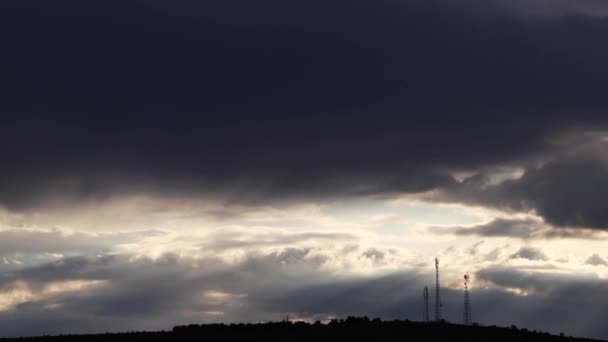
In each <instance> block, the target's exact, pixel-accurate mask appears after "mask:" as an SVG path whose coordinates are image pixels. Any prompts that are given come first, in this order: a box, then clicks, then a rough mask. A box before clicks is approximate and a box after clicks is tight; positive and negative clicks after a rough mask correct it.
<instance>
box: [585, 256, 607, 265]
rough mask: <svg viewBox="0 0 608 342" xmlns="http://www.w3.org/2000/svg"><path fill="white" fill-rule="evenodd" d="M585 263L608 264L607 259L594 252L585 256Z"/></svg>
mask: <svg viewBox="0 0 608 342" xmlns="http://www.w3.org/2000/svg"><path fill="white" fill-rule="evenodd" d="M585 264H587V265H593V266H599V265H601V266H608V261H606V259H604V258H602V257H601V256H600V255H599V254H597V253H596V254H593V255H592V256H590V257H589V258H587V261H585Z"/></svg>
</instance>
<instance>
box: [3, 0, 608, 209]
mask: <svg viewBox="0 0 608 342" xmlns="http://www.w3.org/2000/svg"><path fill="white" fill-rule="evenodd" d="M510 3H511V2H509V4H508V3H507V2H506V1H492V2H479V1H473V0H471V1H465V2H462V3H459V4H458V6H456V5H454V4H453V3H450V2H448V1H403V2H401V1H388V0H387V1H363V0H357V1H345V0H330V1H321V0H312V1H310V0H308V1H290V2H284V1H278V0H265V1H257V2H255V4H253V3H252V2H249V1H242V0H232V1H204V2H200V1H180V2H177V3H172V4H167V3H161V2H156V1H148V2H139V1H87V2H81V1H67V0H66V1H53V2H45V1H35V4H34V3H31V2H29V3H27V4H26V3H23V2H12V3H10V4H3V5H2V7H3V8H2V11H0V13H1V14H0V23H1V24H0V25H1V29H0V41H1V42H2V48H3V49H2V50H3V54H2V56H1V57H0V61H1V62H2V65H3V69H4V70H3V77H2V81H1V84H0V85H1V88H2V92H0V103H1V104H2V105H1V106H0V110H1V111H2V117H3V118H2V125H0V146H1V147H0V152H1V153H0V154H1V155H2V158H3V163H2V164H3V167H2V169H1V170H0V203H2V204H3V205H5V206H8V207H10V208H14V209H15V208H17V209H27V208H32V207H36V206H40V205H44V204H45V203H46V202H47V201H50V200H65V201H78V200H81V199H83V198H99V197H102V198H103V197H104V196H107V195H110V194H115V193H125V192H162V193H164V194H169V195H171V194H176V195H199V194H211V195H213V196H218V197H221V198H223V199H226V200H238V201H247V202H249V203H251V202H256V203H259V202H261V201H277V200H281V201H283V200H286V199H294V200H301V199H318V198H328V197H332V196H343V195H354V194H374V193H386V192H406V193H411V192H422V191H426V190H431V189H435V188H438V187H448V186H451V185H453V183H454V180H453V179H452V178H451V177H450V176H449V175H448V171H451V170H460V169H476V168H479V167H483V166H488V165H490V166H492V165H495V164H503V163H506V164H513V163H515V164H521V163H524V164H525V162H526V160H527V159H528V158H531V157H534V156H537V155H538V154H539V153H542V152H543V151H546V150H547V148H548V147H547V145H546V140H545V138H546V137H547V136H548V135H550V134H553V133H555V132H559V131H562V130H564V129H573V128H575V127H573V126H572V124H573V121H572V120H571V119H572V118H573V115H576V125H575V126H576V127H578V126H583V127H589V126H593V127H596V128H601V127H604V126H605V125H604V124H605V120H604V118H603V115H600V114H598V113H601V112H602V110H603V109H605V108H606V105H607V104H608V103H607V102H606V97H605V96H604V91H603V85H604V84H605V82H606V80H607V79H608V68H607V63H608V62H606V61H608V49H607V48H605V46H606V45H605V44H603V42H604V39H605V37H606V36H607V35H608V21H606V19H604V18H602V17H597V16H590V15H589V14H590V13H592V12H593V13H599V12H598V11H599V9H600V7H601V5H600V4H598V3H596V2H582V3H578V2H577V4H574V3H568V5H567V6H566V5H564V4H565V3H567V2H560V4H559V5H556V6H553V7H551V6H550V5H542V6H540V4H541V3H543V4H545V3H546V2H542V1H538V2H537V1H532V2H526V3H525V4H524V3H523V2H518V3H517V4H515V5H512V4H510ZM597 6H600V7H597ZM543 7H546V9H542V8H543ZM513 8H517V9H518V10H516V11H513V10H512V9H513ZM534 8H541V9H542V11H541V12H543V13H545V12H546V13H552V15H551V16H544V15H539V16H538V18H537V17H535V16H533V18H535V19H534V20H530V17H529V14H526V15H525V16H522V15H521V13H522V11H521V9H534ZM587 8H593V9H594V10H593V11H589V10H588V9H587ZM524 12H526V13H527V12H530V13H538V12H539V10H536V9H534V10H532V11H524ZM555 13H557V14H558V15H555ZM535 15H536V14H535ZM281 203H283V202H281ZM546 210H550V209H546ZM566 221H567V220H566Z"/></svg>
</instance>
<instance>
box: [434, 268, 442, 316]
mask: <svg viewBox="0 0 608 342" xmlns="http://www.w3.org/2000/svg"><path fill="white" fill-rule="evenodd" d="M442 309H443V304H441V294H440V293H439V259H438V258H435V320H436V321H438V322H439V321H441V320H442V319H443V314H442V312H441V311H442Z"/></svg>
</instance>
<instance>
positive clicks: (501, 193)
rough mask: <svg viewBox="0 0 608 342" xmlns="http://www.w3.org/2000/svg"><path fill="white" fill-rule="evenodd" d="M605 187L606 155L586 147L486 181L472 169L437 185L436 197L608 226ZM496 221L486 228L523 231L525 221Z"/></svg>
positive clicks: (559, 222) (559, 223)
mask: <svg viewBox="0 0 608 342" xmlns="http://www.w3.org/2000/svg"><path fill="white" fill-rule="evenodd" d="M601 146H603V147H605V145H601ZM606 189H608V163H607V161H606V159H605V156H603V155H602V154H600V153H598V152H595V153H593V154H591V153H589V152H588V151H586V152H585V153H584V154H582V155H580V156H571V155H566V156H560V157H557V158H555V159H554V160H552V161H549V162H548V163H546V164H544V165H542V166H539V167H530V168H528V169H527V170H526V172H525V173H524V174H523V176H522V177H521V178H519V179H515V180H507V181H505V182H502V183H500V184H497V185H496V184H490V183H489V182H488V179H487V177H485V176H484V175H483V174H477V175H474V176H472V177H470V178H468V179H465V180H464V181H462V182H460V183H459V184H457V185H455V186H454V187H452V188H448V189H446V190H445V191H440V192H439V195H437V197H436V199H439V200H448V201H455V202H465V203H470V204H476V205H486V206H493V207H497V208H500V209H505V210H515V211H523V212H533V213H536V214H538V215H539V216H541V217H542V218H543V219H544V221H545V222H546V223H547V224H550V225H553V226H556V227H564V228H568V227H573V228H577V227H579V228H591V229H600V230H605V229H606V228H607V227H608V214H607V213H606V211H605V210H604V206H603V198H605V197H606V196H607V195H608V193H607V190H606ZM497 222H498V227H486V228H487V229H489V230H486V231H497V230H504V229H506V228H509V229H516V230H518V231H519V233H520V234H522V233H524V230H526V228H525V224H524V226H520V225H519V224H518V223H516V222H513V223H512V224H507V225H505V224H504V223H505V222H502V223H501V222H500V221H497ZM513 224H515V226H514V225H513ZM494 225H496V222H495V223H494ZM548 234H549V237H551V236H557V237H559V236H572V237H576V236H577V233H576V232H573V231H572V230H567V229H565V230H561V231H553V232H548ZM524 235H525V234H524ZM583 235H584V234H583ZM591 235H593V234H591Z"/></svg>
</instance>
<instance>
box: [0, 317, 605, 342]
mask: <svg viewBox="0 0 608 342" xmlns="http://www.w3.org/2000/svg"><path fill="white" fill-rule="evenodd" d="M352 340H360V341H370V342H371V341H445V342H449V341H465V340H466V341H531V342H541V341H569V342H582V341H598V340H591V339H583V338H573V337H565V336H556V335H551V334H548V333H543V332H536V331H529V330H527V329H518V328H517V327H515V326H512V327H510V328H503V327H496V326H463V325H457V324H449V323H421V322H411V321H407V320H406V321H381V320H379V319H374V320H370V319H369V318H367V317H363V318H357V317H348V318H347V319H344V320H333V321H331V322H330V323H329V324H321V323H319V322H316V323H314V324H308V323H304V322H297V323H292V322H272V323H259V324H230V325H225V324H206V325H188V326H177V327H175V328H173V330H172V331H161V332H130V333H118V334H99V335H63V336H53V337H50V336H44V337H30V338H14V339H0V341H2V342H9V341H21V342H28V341H36V342H43V341H54V342H62V341H66V342H67V341H103V342H106V341H108V342H109V341H129V342H131V341H226V342H228V341H312V342H318V341H352Z"/></svg>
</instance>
